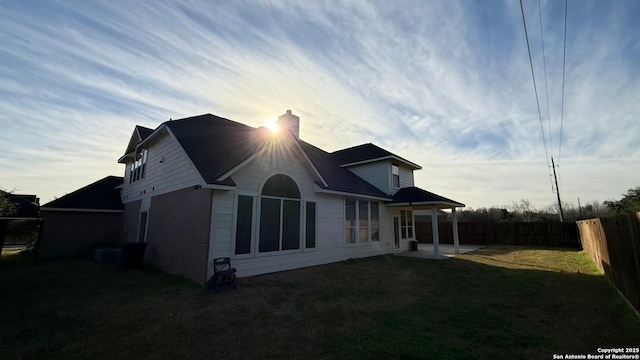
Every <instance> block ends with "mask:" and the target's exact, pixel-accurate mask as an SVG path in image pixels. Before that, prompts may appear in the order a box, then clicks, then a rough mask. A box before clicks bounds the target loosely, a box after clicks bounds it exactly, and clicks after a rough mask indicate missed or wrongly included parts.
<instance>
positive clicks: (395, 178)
mask: <svg viewBox="0 0 640 360" xmlns="http://www.w3.org/2000/svg"><path fill="white" fill-rule="evenodd" d="M391 185H392V186H393V187H394V188H399V187H400V169H399V168H398V165H396V164H391Z"/></svg>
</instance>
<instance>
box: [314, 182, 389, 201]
mask: <svg viewBox="0 0 640 360" xmlns="http://www.w3.org/2000/svg"><path fill="white" fill-rule="evenodd" d="M315 188H316V189H315V191H316V192H319V193H325V194H332V195H341V196H349V197H357V198H362V199H370V200H378V201H391V199H390V198H387V197H380V196H375V195H367V194H358V193H353V192H347V191H340V190H332V189H328V188H322V187H320V186H318V184H315Z"/></svg>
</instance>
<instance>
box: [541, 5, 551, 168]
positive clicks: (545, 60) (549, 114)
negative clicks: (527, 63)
mask: <svg viewBox="0 0 640 360" xmlns="http://www.w3.org/2000/svg"><path fill="white" fill-rule="evenodd" d="M540 3H541V0H538V15H539V17H540V40H541V41H542V63H543V64H544V91H545V93H546V95H547V122H548V125H549V149H551V153H552V154H553V136H551V112H550V110H549V83H548V82H547V57H546V55H545V53H544V35H543V31H542V5H540ZM552 157H553V155H552Z"/></svg>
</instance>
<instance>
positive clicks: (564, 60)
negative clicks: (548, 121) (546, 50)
mask: <svg viewBox="0 0 640 360" xmlns="http://www.w3.org/2000/svg"><path fill="white" fill-rule="evenodd" d="M567 2H568V1H567V0H564V49H563V55H562V99H561V101H560V103H561V104H562V105H561V110H560V142H559V144H558V166H560V153H561V152H562V122H563V120H564V74H565V65H566V63H567V7H568V5H567Z"/></svg>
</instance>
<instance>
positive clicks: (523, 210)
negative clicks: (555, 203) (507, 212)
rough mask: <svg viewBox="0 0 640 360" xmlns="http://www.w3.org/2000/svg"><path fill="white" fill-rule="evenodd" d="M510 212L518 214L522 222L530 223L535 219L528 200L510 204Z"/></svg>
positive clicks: (533, 209)
mask: <svg viewBox="0 0 640 360" xmlns="http://www.w3.org/2000/svg"><path fill="white" fill-rule="evenodd" d="M511 212H513V213H516V214H518V216H519V217H520V218H521V219H522V221H528V222H531V221H533V220H534V219H535V217H536V213H537V211H536V209H535V208H534V207H533V205H531V202H530V201H529V199H520V201H518V202H515V201H514V202H513V203H512V204H511Z"/></svg>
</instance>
